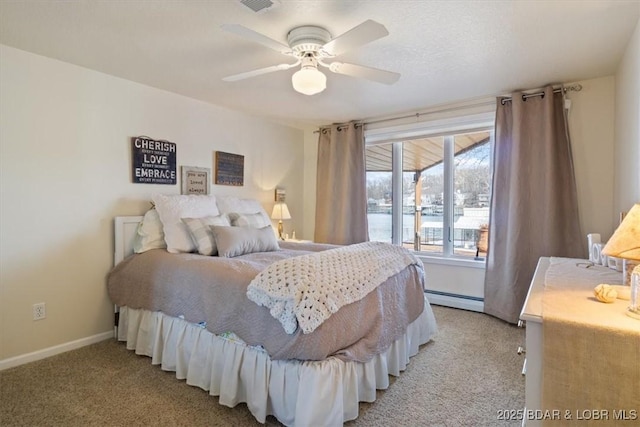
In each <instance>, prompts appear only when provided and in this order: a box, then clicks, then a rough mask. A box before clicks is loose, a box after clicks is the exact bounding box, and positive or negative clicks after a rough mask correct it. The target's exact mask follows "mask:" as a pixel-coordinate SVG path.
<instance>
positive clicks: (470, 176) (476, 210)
mask: <svg viewBox="0 0 640 427" xmlns="http://www.w3.org/2000/svg"><path fill="white" fill-rule="evenodd" d="M469 139H471V140H472V141H473V142H471V143H470V141H469ZM490 142H491V134H490V133H489V132H477V133H474V134H464V135H456V136H455V137H454V144H455V153H456V154H455V155H454V187H453V188H454V190H453V191H454V195H453V203H454V207H453V252H454V254H456V255H464V256H476V253H477V252H478V255H479V256H484V255H485V254H486V248H485V247H481V248H480V249H481V250H480V251H478V246H479V245H478V243H480V241H481V238H483V239H486V236H485V235H484V234H485V233H487V232H488V227H489V196H490V194H491V161H490V159H491V144H490ZM464 147H467V148H464ZM480 246H482V245H480Z"/></svg>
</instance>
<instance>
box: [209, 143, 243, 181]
mask: <svg viewBox="0 0 640 427" xmlns="http://www.w3.org/2000/svg"><path fill="white" fill-rule="evenodd" d="M215 166H216V176H215V183H216V184H219V185H237V186H242V185H244V156H241V155H240V154H231V153H225V152H224V151H216V156H215Z"/></svg>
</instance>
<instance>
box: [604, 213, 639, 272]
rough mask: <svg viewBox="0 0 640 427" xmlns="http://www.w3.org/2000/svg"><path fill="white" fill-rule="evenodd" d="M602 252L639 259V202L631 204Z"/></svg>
mask: <svg viewBox="0 0 640 427" xmlns="http://www.w3.org/2000/svg"><path fill="white" fill-rule="evenodd" d="M602 253H603V254H605V255H609V256H612V257H616V258H624V259H631V260H635V261H640V204H639V203H636V204H635V205H633V207H632V208H631V210H630V211H629V213H627V215H626V216H625V217H624V219H623V220H622V222H621V223H620V225H619V226H618V228H617V229H616V231H615V232H614V233H613V236H611V238H610V239H609V241H608V242H607V244H606V245H605V247H604V248H603V249H602Z"/></svg>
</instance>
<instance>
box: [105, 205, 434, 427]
mask: <svg viewBox="0 0 640 427" xmlns="http://www.w3.org/2000/svg"><path fill="white" fill-rule="evenodd" d="M223 204H224V203H223ZM218 206H220V201H218ZM253 206H255V205H254V204H251V207H247V206H242V203H241V204H240V205H239V204H238V203H237V201H235V203H233V206H231V207H228V208H227V209H226V210H227V211H228V210H242V209H243V208H244V209H245V210H247V209H248V210H251V209H253ZM220 210H223V209H220ZM262 216H264V214H262ZM141 221H143V217H142V216H132V217H116V218H115V259H114V262H115V265H114V269H113V270H112V271H111V272H110V274H109V279H108V292H109V295H110V297H111V299H112V300H113V301H114V304H116V305H115V307H116V329H115V333H116V337H117V339H118V340H120V341H124V342H125V343H126V346H127V348H128V349H130V350H133V351H135V353H136V354H139V355H145V356H148V357H150V358H151V362H152V363H153V364H156V365H160V366H161V368H162V369H163V370H166V371H173V372H175V373H176V377H177V378H178V379H184V380H186V383H187V384H189V385H191V386H197V387H200V388H202V389H204V390H207V391H208V392H209V393H210V394H211V395H213V396H217V397H218V401H219V403H220V404H222V405H226V406H229V407H234V406H235V405H237V404H238V403H242V402H244V403H246V404H247V407H248V409H249V410H250V411H251V413H252V414H253V415H254V417H255V418H256V420H257V421H259V422H261V423H264V422H265V421H266V417H267V416H268V415H273V416H275V417H276V418H277V419H278V420H279V421H280V422H281V423H283V424H285V425H288V426H291V425H296V426H324V425H342V424H343V423H344V422H346V421H349V420H353V419H355V418H357V416H358V403H359V402H373V401H374V400H375V398H376V390H380V389H386V388H387V387H388V386H389V375H394V376H398V375H400V372H401V371H403V370H404V369H405V368H406V366H407V365H408V363H409V359H410V357H411V356H413V355H415V354H416V353H417V352H418V351H419V347H420V346H421V345H423V344H425V343H427V342H428V341H430V340H431V338H432V337H433V336H434V334H435V333H436V330H437V328H436V323H435V318H434V315H433V312H432V310H431V307H430V305H429V303H428V301H427V300H426V299H425V297H424V293H423V292H422V291H423V287H424V273H423V271H422V266H421V264H420V265H415V264H412V265H408V266H406V267H404V268H402V269H401V270H400V271H398V272H397V273H394V274H393V275H392V276H391V277H389V278H388V279H387V280H385V281H384V282H383V283H381V284H380V285H379V286H377V287H376V288H375V289H374V290H372V291H369V292H368V293H367V295H366V296H365V297H363V298H362V299H361V300H359V301H357V302H353V303H348V304H346V305H343V306H341V307H339V308H338V309H337V310H336V311H334V312H333V313H331V314H329V315H328V318H326V319H325V320H324V321H323V322H322V323H321V324H319V325H317V326H314V329H312V330H311V331H310V332H308V333H307V332H304V331H302V330H301V329H302V328H303V325H304V323H302V320H301V321H300V325H299V327H297V328H296V329H295V331H294V332H293V333H291V332H290V333H287V332H286V331H285V328H284V327H283V326H284V325H285V324H284V323H283V322H282V319H280V320H279V319H278V318H277V316H275V315H274V314H273V313H272V311H273V310H272V309H270V307H267V306H260V305H259V304H258V303H256V302H255V301H251V300H249V298H248V296H247V295H248V294H249V292H247V291H248V289H249V288H251V287H253V286H255V285H254V284H255V283H256V279H258V278H259V277H262V276H263V273H265V272H267V270H271V269H272V268H273V267H274V266H276V267H277V266H281V265H283V264H286V263H294V262H297V261H299V260H302V259H306V260H307V263H308V262H309V260H314V259H316V258H317V257H318V256H320V257H324V258H323V259H324V260H325V261H324V262H326V259H328V258H327V257H328V256H329V255H330V254H336V255H337V252H340V251H341V250H344V251H349V250H350V249H349V248H338V247H334V246H331V245H319V244H313V243H292V242H278V244H277V247H278V248H277V250H270V251H265V252H260V251H254V252H250V253H243V254H240V255H237V254H236V256H232V257H223V256H222V254H223V252H220V255H221V256H206V255H202V254H200V253H197V251H196V252H195V253H194V252H188V253H184V252H183V253H170V252H169V249H168V248H167V249H164V248H161V247H158V248H151V249H150V250H146V251H144V252H142V253H134V252H136V251H134V247H135V245H136V239H138V238H139V235H140V232H141V226H142V224H141ZM210 228H211V229H214V230H217V229H220V230H222V229H223V228H224V232H225V233H226V232H229V231H233V232H234V233H236V232H239V231H240V229H243V230H244V229H245V228H248V227H235V228H234V227H216V226H211V227H210ZM243 232H244V231H243ZM216 236H217V237H220V235H216ZM234 236H235V235H234ZM217 241H218V242H221V241H222V240H221V239H220V238H218V240H217ZM354 246H357V245H354ZM218 249H219V250H220V251H223V248H222V246H219V247H218ZM351 249H355V248H351ZM367 250H368V249H367ZM318 254H320V255H318ZM341 256H344V254H342V255H341ZM225 258H226V259H225ZM347 264H348V263H347ZM291 265H297V264H291ZM221 266H222V267H221ZM343 267H344V266H343ZM215 268H223V269H225V270H212V269H215ZM224 271H227V272H230V273H228V274H227V273H224ZM213 276H215V277H216V279H217V281H215V280H213V279H211V277H213ZM253 276H255V277H254V278H253V279H251V277H253ZM210 279H211V280H210ZM210 281H211V283H209V282H210ZM214 282H215V283H214ZM247 282H250V283H247ZM231 283H233V284H232V285H231V286H228V285H229V284H231ZM227 286H228V287H229V288H230V289H231V291H229V296H228V295H227V291H224V295H225V297H224V298H222V297H221V296H220V295H222V294H223V291H222V289H223V288H226V287H227ZM417 287H419V289H418V290H416V288H417ZM418 292H419V293H418ZM417 295H419V296H417ZM218 300H220V301H218ZM222 300H224V301H222ZM416 301H419V306H420V307H419V309H418V308H416ZM216 304H217V306H216ZM212 307H215V308H212ZM396 307H400V308H396ZM271 308H272V307H271ZM234 316H235V317H234ZM336 331H340V332H339V333H338V332H336Z"/></svg>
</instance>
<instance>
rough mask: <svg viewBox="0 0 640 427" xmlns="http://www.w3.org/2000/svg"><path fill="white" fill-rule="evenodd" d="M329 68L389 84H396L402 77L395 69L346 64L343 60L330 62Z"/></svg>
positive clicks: (338, 72)
mask: <svg viewBox="0 0 640 427" xmlns="http://www.w3.org/2000/svg"><path fill="white" fill-rule="evenodd" d="M329 70H331V71H333V72H334V73H337V74H344V75H346V76H352V77H360V78H363V79H367V80H373V81H374V82H379V83H384V84H387V85H391V84H394V83H395V82H397V81H398V79H399V78H400V74H399V73H394V72H393V71H385V70H380V69H378V68H371V67H365V66H362V65H355V64H345V63H343V62H332V63H331V64H329Z"/></svg>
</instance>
